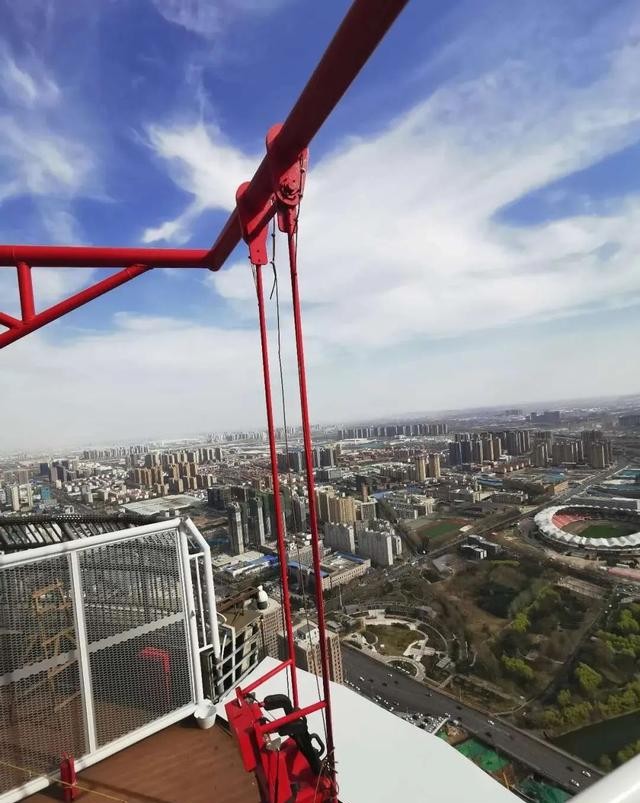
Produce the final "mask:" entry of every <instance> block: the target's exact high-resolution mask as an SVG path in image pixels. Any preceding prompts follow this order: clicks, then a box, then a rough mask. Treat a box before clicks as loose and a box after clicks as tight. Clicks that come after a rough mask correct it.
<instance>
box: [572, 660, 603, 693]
mask: <svg viewBox="0 0 640 803" xmlns="http://www.w3.org/2000/svg"><path fill="white" fill-rule="evenodd" d="M573 675H574V677H575V679H576V680H577V681H578V684H579V685H580V688H581V689H582V691H583V692H584V693H585V694H586V695H587V696H588V697H592V696H593V695H594V693H595V691H596V689H597V688H598V686H599V685H600V684H601V683H602V675H601V674H600V673H599V672H596V670H595V669H592V668H591V667H590V666H589V665H588V664H582V663H580V664H578V666H577V667H576V669H575V672H574V673H573Z"/></svg>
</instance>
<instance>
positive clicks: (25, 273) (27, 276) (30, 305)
mask: <svg viewBox="0 0 640 803" xmlns="http://www.w3.org/2000/svg"><path fill="white" fill-rule="evenodd" d="M17 269H18V291H19V292H20V309H21V310H22V320H23V322H24V323H28V322H29V321H30V320H31V319H32V318H33V317H34V316H35V314H36V309H35V302H34V300H33V282H32V281H31V266H30V265H27V263H26V262H18V265H17Z"/></svg>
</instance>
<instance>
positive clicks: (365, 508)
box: [354, 499, 376, 521]
mask: <svg viewBox="0 0 640 803" xmlns="http://www.w3.org/2000/svg"><path fill="white" fill-rule="evenodd" d="M354 504H355V508H356V521H375V519H376V500H375V499H370V500H368V501H366V502H361V501H360V500H359V499H355V500H354Z"/></svg>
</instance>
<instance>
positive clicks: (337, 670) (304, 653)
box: [278, 621, 344, 683]
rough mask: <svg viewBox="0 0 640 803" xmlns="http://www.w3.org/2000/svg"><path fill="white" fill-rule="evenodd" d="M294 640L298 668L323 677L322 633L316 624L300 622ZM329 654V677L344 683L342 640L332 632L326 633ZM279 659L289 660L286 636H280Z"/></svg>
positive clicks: (295, 630) (296, 627) (294, 631)
mask: <svg viewBox="0 0 640 803" xmlns="http://www.w3.org/2000/svg"><path fill="white" fill-rule="evenodd" d="M293 638H294V644H295V656H296V666H299V667H300V669H304V670H306V671H307V672H313V674H314V675H322V663H321V660H320V631H319V630H318V626H317V625H316V624H315V622H307V621H304V622H299V623H298V624H296V625H295V626H294V628H293ZM326 639H327V641H326V644H327V652H328V653H329V675H330V678H331V680H333V681H334V682H335V683H342V682H343V681H344V674H343V671H342V652H341V650H340V638H339V637H338V635H337V634H336V633H332V632H331V631H330V630H327V631H326ZM278 646H279V653H280V654H279V657H280V659H281V660H285V659H286V658H288V655H287V639H286V636H285V634H284V633H283V632H282V633H279V634H278Z"/></svg>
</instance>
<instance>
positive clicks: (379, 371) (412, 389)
mask: <svg viewBox="0 0 640 803" xmlns="http://www.w3.org/2000/svg"><path fill="white" fill-rule="evenodd" d="M271 311H272V310H271ZM284 345H285V349H284V358H285V382H286V386H287V392H288V414H289V421H290V422H291V423H296V422H298V421H299V415H298V406H297V403H296V395H297V377H296V372H295V369H294V367H293V364H292V348H293V344H292V337H291V335H290V333H289V332H287V333H286V336H285V342H284ZM580 346H581V348H580V349H579V350H578V351H576V348H575V343H574V342H573V341H572V340H571V338H567V337H565V336H563V335H559V336H558V335H554V336H552V335H551V334H549V333H547V334H545V333H542V334H541V335H540V336H538V337H536V338H535V340H533V339H531V340H529V341H528V342H523V339H522V338H513V339H506V340H505V341H504V342H502V343H501V344H500V345H499V347H498V349H499V356H498V357H497V358H496V357H495V355H496V348H497V347H496V344H495V342H494V343H490V344H488V345H487V344H485V343H484V341H483V340H477V341H475V342H473V343H471V344H469V343H467V344H466V345H461V346H459V347H457V348H456V349H455V354H453V353H452V351H451V350H450V349H433V350H428V351H424V350H414V351H412V353H411V354H410V359H406V358H404V359H403V358H400V355H398V354H395V355H392V358H391V359H389V355H384V354H382V355H381V357H380V359H378V358H376V357H372V355H371V354H370V353H369V352H368V351H366V350H364V349H363V350H362V353H361V354H359V355H356V356H355V357H353V356H352V357H350V358H349V359H336V358H335V355H334V356H331V357H330V358H328V359H317V360H315V364H314V365H313V367H312V370H311V371H310V373H309V392H310V398H311V415H312V419H313V420H314V421H317V422H325V421H332V420H333V421H336V420H353V419H356V418H363V417H364V418H367V417H374V416H379V415H385V414H389V412H400V411H402V410H403V409H414V410H420V409H444V408H450V407H452V406H454V403H455V400H457V402H458V404H460V403H461V401H460V400H462V399H467V401H468V404H473V405H483V404H499V403H507V402H509V401H513V402H514V403H518V402H535V401H543V400H547V399H548V398H549V396H550V395H556V396H559V397H565V398H575V397H579V396H581V395H583V396H595V395H601V393H602V386H601V384H600V376H599V374H598V371H597V370H594V366H605V365H606V366H607V367H606V370H607V380H608V381H607V386H606V392H607V393H608V394H615V393H624V392H628V391H629V386H630V383H632V382H633V376H634V370H635V367H636V362H637V354H636V347H635V340H634V338H633V337H628V336H626V333H625V331H624V330H623V329H622V328H620V327H618V328H613V329H612V330H611V331H610V332H607V333H606V334H605V336H602V335H601V334H599V333H597V332H590V331H587V332H586V333H584V335H583V336H581V340H580ZM613 353H615V356H616V359H615V360H611V359H610V358H611V354H613ZM492 355H493V358H492ZM271 360H272V371H273V372H274V403H275V407H276V411H277V416H278V417H279V411H280V401H279V394H278V391H277V380H276V365H277V363H276V355H275V349H274V353H272V355H271ZM36 377H37V388H38V393H35V392H34V387H35V384H34V383H35V378H36ZM441 377H446V381H440V380H439V378H441ZM0 383H1V384H0V387H1V391H2V401H3V410H4V411H5V417H7V420H10V421H11V428H10V429H5V430H4V431H3V435H2V444H0V448H1V449H2V450H11V449H13V448H20V449H29V448H42V449H45V450H47V449H51V450H55V449H56V448H57V447H65V446H67V447H68V446H69V445H88V444H92V443H93V444H96V443H101V442H102V443H113V442H114V439H115V440H120V441H121V442H122V441H124V442H126V441H127V440H128V441H134V440H136V439H140V438H147V437H148V438H151V437H157V438H168V437H172V436H175V437H179V436H182V435H188V434H196V433H202V432H208V431H216V430H224V429H237V428H254V427H261V426H264V401H263V399H264V396H263V388H262V374H261V368H260V346H259V339H258V333H257V331H256V330H255V329H253V328H252V329H248V330H247V329H229V328H222V327H218V326H212V325H201V324H194V323H192V322H190V321H186V320H183V319H173V318H158V317H147V318H145V317H140V316H137V315H132V314H120V315H118V316H117V317H116V320H115V327H114V328H113V329H112V330H111V331H108V332H97V333H83V332H81V331H78V332H76V333H75V334H74V337H73V339H70V340H66V341H64V342H62V343H55V344H54V343H52V342H51V340H50V338H49V336H48V335H47V334H46V333H45V332H40V333H35V334H33V335H31V336H29V337H28V338H25V339H24V340H21V341H19V342H17V343H15V344H13V345H12V346H11V347H10V348H8V349H6V350H5V351H3V352H2V376H1V379H0ZM61 388H62V389H64V403H60V404H45V405H44V406H43V404H42V400H43V398H57V397H56V396H55V395H54V394H55V393H57V392H58V393H59V390H60V389H61ZM49 394H51V395H49Z"/></svg>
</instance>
